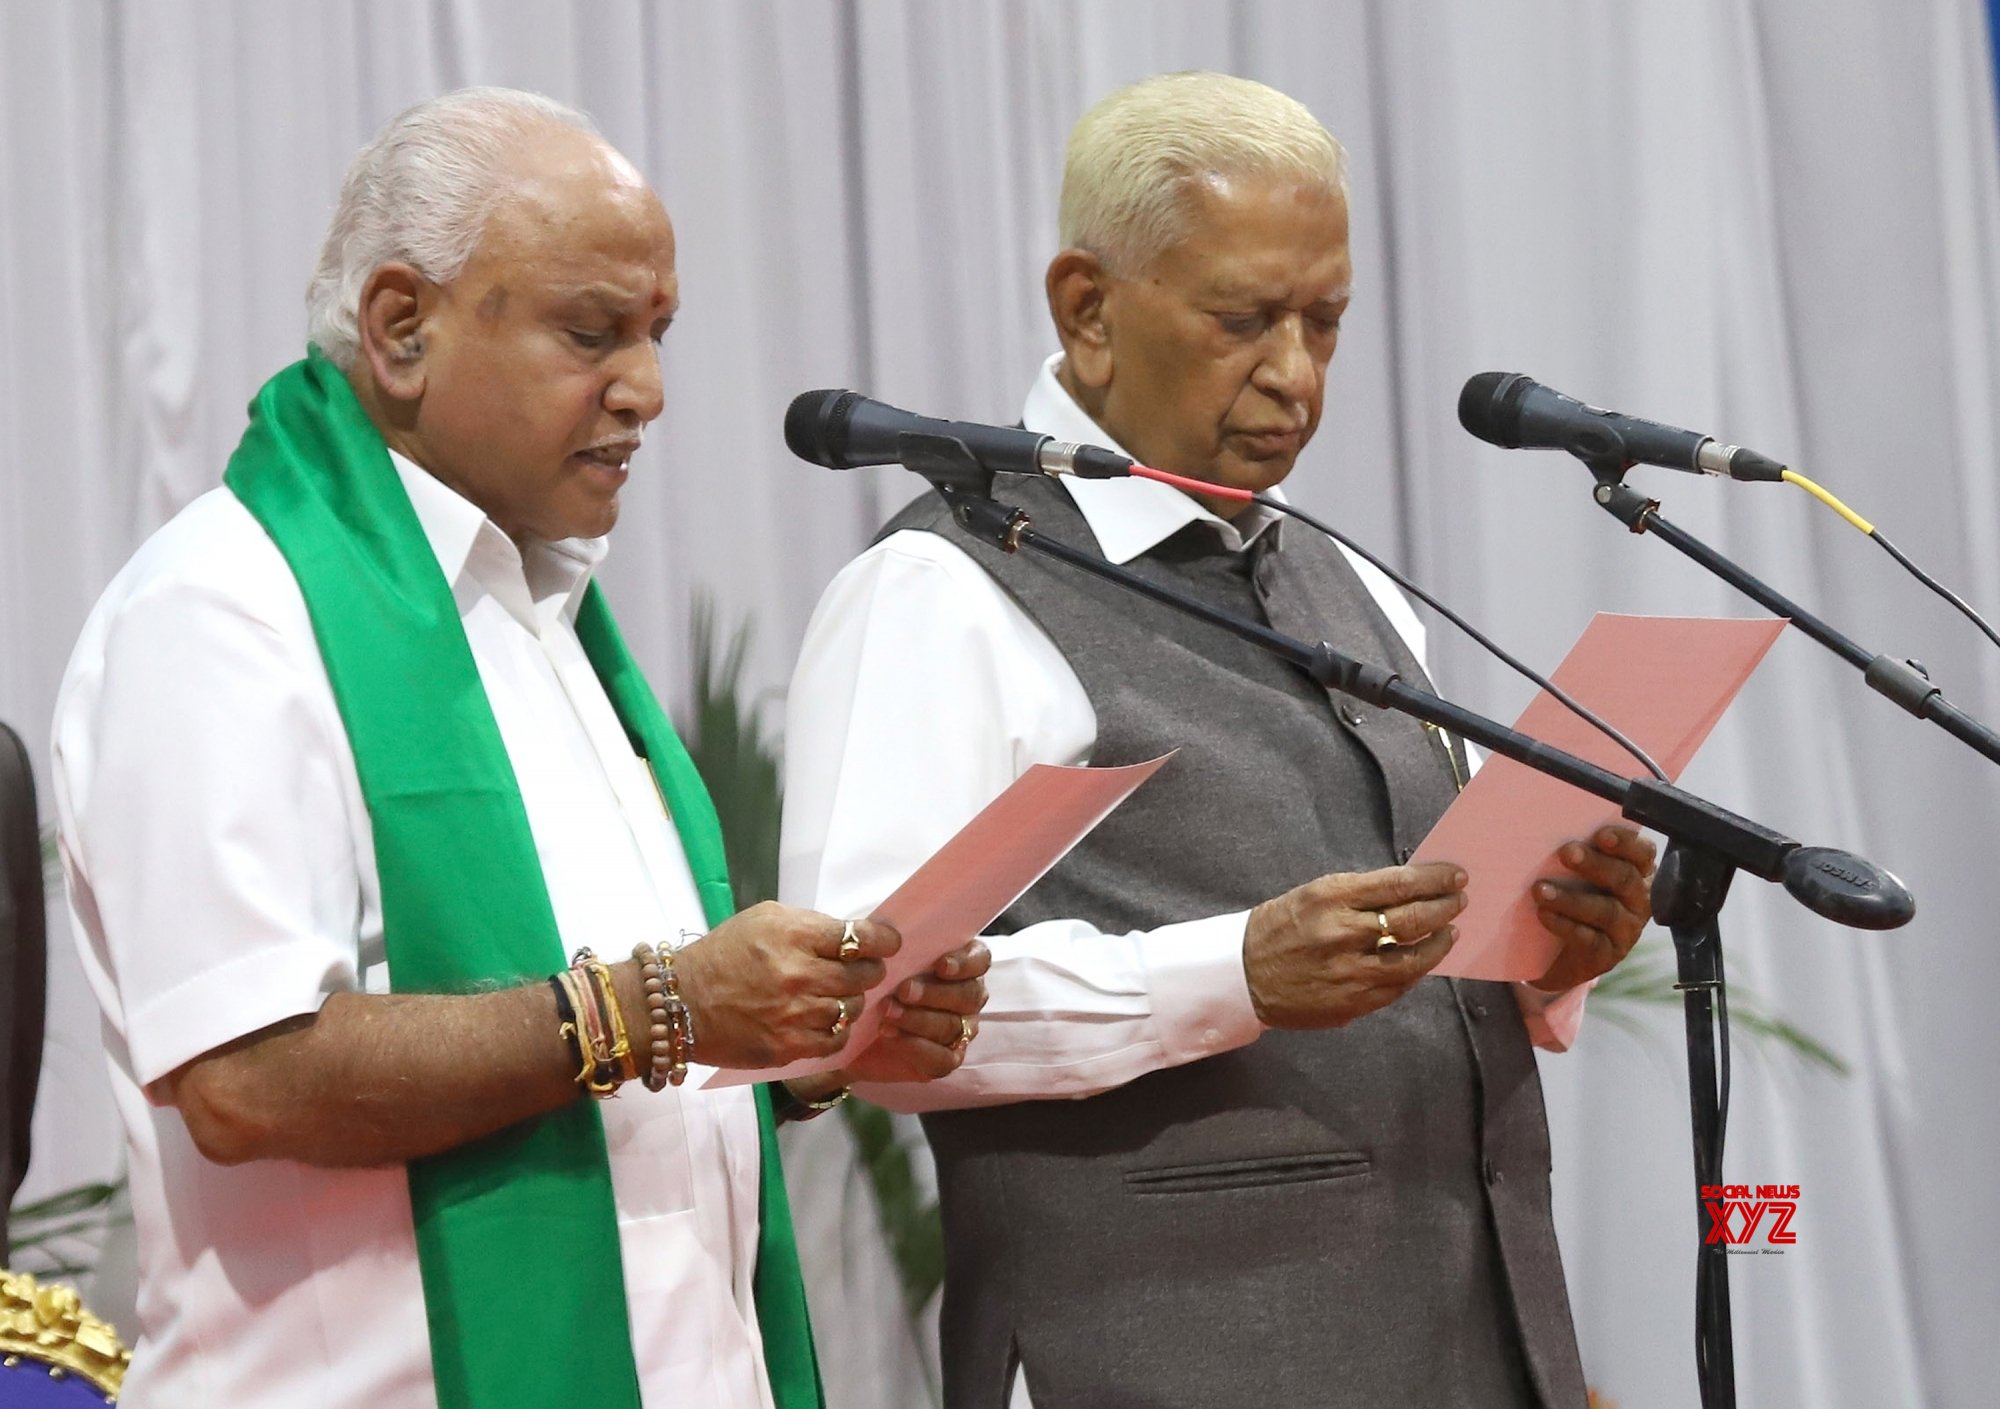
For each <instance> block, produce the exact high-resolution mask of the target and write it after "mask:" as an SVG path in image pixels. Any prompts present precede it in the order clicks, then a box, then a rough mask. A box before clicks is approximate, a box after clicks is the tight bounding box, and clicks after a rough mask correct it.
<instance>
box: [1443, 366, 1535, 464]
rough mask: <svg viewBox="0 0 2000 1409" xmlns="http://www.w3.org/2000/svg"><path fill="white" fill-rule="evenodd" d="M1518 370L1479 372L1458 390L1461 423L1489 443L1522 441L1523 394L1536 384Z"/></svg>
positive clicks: (1516, 443)
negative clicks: (1461, 389) (1462, 388)
mask: <svg viewBox="0 0 2000 1409" xmlns="http://www.w3.org/2000/svg"><path fill="white" fill-rule="evenodd" d="M1534 384H1535V383H1534V381H1533V379H1532V378H1529V377H1524V376H1522V375H1521V374H1520V373H1519V372H1478V373H1475V374H1473V375H1472V376H1470V377H1468V378H1466V382H1465V389H1464V390H1463V391H1461V392H1460V393H1459V394H1458V423H1459V424H1460V425H1461V426H1464V427H1465V429H1466V430H1467V431H1469V432H1471V433H1472V434H1473V435H1476V436H1478V437H1479V438H1480V439H1481V440H1483V441H1485V442H1486V443H1487V444H1489V445H1499V446H1504V447H1505V448H1507V449H1509V450H1513V449H1517V448H1518V447H1519V446H1520V444H1521V398H1522V397H1523V396H1525V395H1527V392H1528V388H1530V387H1532V386H1533V385H1534Z"/></svg>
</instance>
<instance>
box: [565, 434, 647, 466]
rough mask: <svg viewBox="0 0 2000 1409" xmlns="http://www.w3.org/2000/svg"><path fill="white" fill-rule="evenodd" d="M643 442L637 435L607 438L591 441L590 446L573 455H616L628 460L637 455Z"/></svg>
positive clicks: (641, 437)
mask: <svg viewBox="0 0 2000 1409" xmlns="http://www.w3.org/2000/svg"><path fill="white" fill-rule="evenodd" d="M643 441H644V437H643V436H637V435H614V436H607V437H605V438H604V439H603V440H599V441H593V442H592V443H591V444H589V445H586V446H584V447H583V448H582V449H581V450H578V451H575V452H574V453H575V454H578V455H603V454H618V455H622V456H624V457H625V458H626V459H628V460H629V459H631V458H632V457H633V456H634V455H637V454H638V453H639V447H640V445H641V444H642V443H643Z"/></svg>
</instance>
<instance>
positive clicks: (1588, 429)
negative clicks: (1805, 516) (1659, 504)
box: [1458, 372, 1785, 481]
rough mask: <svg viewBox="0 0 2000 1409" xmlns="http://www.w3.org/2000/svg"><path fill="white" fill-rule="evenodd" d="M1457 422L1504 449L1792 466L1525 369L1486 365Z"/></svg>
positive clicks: (1765, 475) (1732, 467)
mask: <svg viewBox="0 0 2000 1409" xmlns="http://www.w3.org/2000/svg"><path fill="white" fill-rule="evenodd" d="M1458 423H1459V424H1460V425H1462V426H1464V427H1465V428H1466V429H1467V430H1468V431H1470V432H1472V434H1474V435H1476V436H1478V437H1479V438H1480V439H1481V440H1483V441H1486V442H1488V443H1489V444H1492V445H1498V446H1500V447H1502V448H1503V449H1507V450H1517V449H1520V448H1521V447H1523V446H1526V447H1528V448H1530V449H1535V450H1567V451H1569V453H1570V454H1572V455H1574V456H1576V457H1577V458H1578V459H1579V460H1583V461H1586V462H1599V463H1601V462H1603V461H1607V460H1620V461H1623V462H1624V463H1625V464H1628V465H1659V466H1662V467H1664V468H1666V469H1669V470H1686V471H1688V472H1689V473H1690V474H1700V475H1722V476H1726V477H1727V478H1729V479H1741V480H1767V481H1773V480H1782V479H1783V478H1784V476H1785V467H1784V466H1783V465H1781V464H1779V463H1778V462H1777V461H1776V460H1773V459H1771V458H1770V457H1769V456H1766V455H1759V454H1758V453H1757V452H1756V451H1754V450H1744V449H1741V448H1740V447H1738V446H1734V445H1722V444H1719V443H1717V441H1716V439H1715V437H1714V436H1710V435H1700V434H1698V433H1696V432H1694V431H1684V430H1681V429H1679V428H1678V427H1675V426H1663V425H1661V424H1660V423H1659V422H1658V421H1644V420H1641V419H1639V418H1638V417H1637V416H1621V415H1619V414H1618V413H1617V412H1616V411H1604V410H1600V409H1599V408H1597V407H1595V406H1586V405H1584V404H1583V403H1582V402H1581V401H1578V400H1577V399H1576V398H1575V397H1572V396H1564V395H1563V394H1562V393H1561V392H1559V391H1552V390H1550V389H1549V388H1548V387H1545V386H1543V385H1542V384H1541V383H1540V382H1538V381H1536V380H1535V379H1534V378H1532V377H1524V376H1522V375H1521V374H1520V373H1519V372H1481V373H1479V374H1478V375H1476V376H1474V377H1471V378H1470V379H1468V380H1467V381H1466V383H1465V390H1464V391H1462V392H1460V393H1459V394H1458Z"/></svg>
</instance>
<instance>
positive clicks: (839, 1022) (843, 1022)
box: [832, 998, 854, 1037]
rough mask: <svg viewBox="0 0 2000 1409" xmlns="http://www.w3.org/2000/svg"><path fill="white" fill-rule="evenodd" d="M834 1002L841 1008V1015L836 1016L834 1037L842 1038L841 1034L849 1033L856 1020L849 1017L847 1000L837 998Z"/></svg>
mask: <svg viewBox="0 0 2000 1409" xmlns="http://www.w3.org/2000/svg"><path fill="white" fill-rule="evenodd" d="M833 1001H834V1002H835V1003H836V1004H837V1005H838V1006H839V1008H840V1013H839V1015H838V1016H836V1017H835V1018H834V1020H833V1028H832V1032H833V1035H834V1036H835V1037H838V1036H840V1034H841V1033H843V1032H845V1031H847V1028H848V1025H849V1024H850V1023H852V1022H853V1021H854V1019H853V1018H851V1017H849V1016H848V1015H847V1000H846V999H845V998H836V999H834V1000H833Z"/></svg>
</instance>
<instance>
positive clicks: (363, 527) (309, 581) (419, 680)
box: [224, 348, 822, 1409]
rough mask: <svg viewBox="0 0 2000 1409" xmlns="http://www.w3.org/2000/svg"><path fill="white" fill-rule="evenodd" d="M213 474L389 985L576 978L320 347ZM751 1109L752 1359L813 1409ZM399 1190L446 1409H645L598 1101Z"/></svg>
mask: <svg viewBox="0 0 2000 1409" xmlns="http://www.w3.org/2000/svg"><path fill="white" fill-rule="evenodd" d="M224 479H225V482H226V483H227V484H228V485H229V488H230V489H231V490H232V491H233V492H234V493H235V494H236V497H237V498H238V499H240V500H242V501H243V504H244V505H245V507H247V508H248V509H249V510H250V512H251V514H252V515H253V516H254V517H255V518H256V519H257V521H258V522H259V523H261V524H262V525H263V526H264V528H265V530H266V531H267V532H268V533H269V534H270V535H271V538H272V540H273V541H274V542H275V543H276V544H277V545H278V550H279V551H280V552H281V553H283V554H284V557H285V561H286V562H287V563H289V564H290V566H291V569H292V575H293V576H294V577H296V578H297V579H298V584H299V589H300V591H301V592H303V593H304V595H305V601H306V608H307V611H308V612H309V613H310V615H311V617H312V623H313V632H314V635H315V636H316V637H317V639H318V642H319V649H320V655H321V657H322V658H323V659H324V660H325V662H326V672H327V676H328V678H329V679H330V680H331V681H332V682H333V693H334V698H335V700H336V701H337V702H338V704H339V707H340V716H341V720H342V722H343V723H344V724H345V725H346V728H347V737H348V742H349V743H350V744H351V745H352V747H353V749H354V763H355V770H356V772H357V773H358V774H359V776H360V780H361V792H362V796H363V797H364V798H365V799H366V800H367V804H368V815H369V817H370V819H371V820H372V822H373V824H374V831H375V862H376V866H377V868H378V870H379V871H380V873H381V885H382V916H383V930H384V943H385V946H386V948H387V951H388V960H389V979H390V983H391V985H392V986H393V987H394V988H395V989H396V991H398V992H405V993H468V992H472V991H475V990H482V989H490V988H492V987H495V986H496V985H505V984H525V983H538V982H540V981H542V980H544V979H546V978H547V977H548V976H549V975H550V974H551V973H554V972H555V971H556V970H558V969H560V968H562V967H563V966H564V964H565V963H566V959H565V957H564V955H563V952H562V941H561V937H560V935H559V934H558V933H557V930H556V923H555V915H554V912H553V911H552V910H551V908H550V905H549V896H548V889H547V887H546V886H545V885H544V883H543V880H542V872H541V863H540V860H539V858H538V857H537V854H536V851H535V842H534V838H533V836H532V835H531V834H530V832H529V830H528V816H527V812H526V810H525V809H524V807H523V805H522V802H521V792H520V788H519V786H518V785H517V784H516V782H515V780H514V771H513V767H512V765H511V764H510V763H509V762H508V759H507V753H506V749H505V748H504V746H503V745H502V744H501V741H500V731H499V727H498V726H497V725H496V724H495V723H494V720H493V710H492V707H491V706H490V705H489V704H488V703H487V700H486V692H485V689H484V687H483V686H482V685H481V684H480V680H479V673H478V670H477V668H476V667H475V666H474V664H473V660H472V652H471V648H470V647H469V646H468V644H467V642H466V639H465V629H464V627H463V626H462V625H461V624H460V622H459V615H458V607H457V605H456V603H455V602H454V600H453V597H452V589H451V586H450V584H449V583H447V582H446V581H445V577H444V573H443V571H442V570H441V569H440V568H439V566H438V561H437V557H436V555H435V554H434V553H433V552H432V550H431V546H430V543H429V541H428V540H427V539H426V538H425V536H424V531H423V528H422V526H421V525H420V524H419V523H418V521H417V516H416V511H415V510H414V509H413V508H412V507H411V505H410V500H409V495H408V494H407V493H406V492H405V491H404V489H403V484H402V481H401V479H400V478H399V477H398V476H397V474H396V469H395V466H394V465H393V464H391V463H390V460H389V453H388V450H387V448H386V447H385V446H384V444H383V441H382V437H381V436H380V435H379V434H378V433H377V432H376V430H375V428H374V426H373V425H372V424H371V423H370V422H369V420H368V417H367V415H366V413H365V412H363V410H362V409H361V404H360V402H359V401H358V400H357V399H356V398H355V395H354V391H353V389H352V388H351V387H350V386H349V385H348V383H347V379H346V377H345V376H344V375H343V374H342V373H341V371H340V369H339V368H337V367H335V366H334V365H333V364H332V363H331V362H330V361H328V360H327V358H326V357H325V356H324V355H322V354H321V353H320V352H319V350H318V349H317V348H314V349H311V350H310V351H309V352H308V354H307V357H306V360H305V361H303V362H297V363H294V364H293V365H292V366H290V367H287V368H286V369H285V370H284V371H282V372H280V373H278V375H277V376H275V377H273V378H271V380H270V381H268V382H266V383H265V384H264V386H263V388H262V389H261V390H260V391H259V392H258V393H257V396H256V399H255V400H254V401H252V402H251V403H250V426H249V429H248V430H246V431H245V432H244V433H243V440H242V443H241V444H239V445H238V446H237V447H236V453H235V454H234V455H233V456H231V457H230V461H229V469H228V472H227V474H226V475H225V476H224ZM576 629H577V635H578V637H579V638H580V639H581V641H582V643H583V648H584V651H585V653H586V654H587V655H588V656H589V658H590V663H591V665H592V667H593V668H594V669H595V670H596V671H597V675H598V678H599V679H600V680H601V681H602V682H603V684H604V688H605V692H606V693H607V694H608V695H609V696H610V699H611V703H612V705H613V707H614V708H615V709H616V710H617V712H618V718H619V720H620V721H621V722H622V723H623V724H624V726H625V732H626V734H627V735H628V736H629V738H630V739H631V741H632V746H633V747H634V748H635V749H637V750H638V752H639V753H640V754H641V755H642V756H643V757H645V758H646V759H647V760H648V761H649V762H650V763H651V764H652V766H653V771H654V773H655V775H656V776H657V777H658V779H659V783H660V788H661V791H662V792H663V793H664V794H665V797H666V801H667V808H668V811H669V812H670V813H671V815H672V816H673V818H674V821H675V825H676V826H677V827H678V829H679V831H680V837H681V844H682V846H683V847H684V848H685V849H686V852H687V858H688V864H689V866H690V867H691V868H692V870H693V871H694V876H695V882H696V884H697V886H698V887H699V889H700V893H701V901H702V908H703V910H704V911H705V912H706V915H707V919H708V923H709V925H710V926H711V927H713V926H715V925H718V924H720V923H721V922H722V921H723V920H725V919H727V918H728V917H729V915H730V914H731V913H732V912H733V911H734V909H735V905H734V902H733V901H732V899H731V897H730V892H729V879H728V869H727V867H726V866H725V864H724V860H723V851H722V830H721V827H720V826H719V825H718V824H717V822H716V817H715V807H714V804H713V803H712V802H710V800H709V797H708V793H707V791H706V789H704V788H703V786H702V783H701V778H700V776H699V775H698V774H697V773H696V772H695V767H694V764H693V762H692V761H691V760H690V759H689V758H688V753H687V750H686V749H685V748H684V747H683V746H682V745H681V741H680V739H679V738H678V737H677V736H676V735H675V734H674V731H673V728H672V726H671V725H670V724H669V723H668V721H667V718H666V716H665V714H664V713H662V712H661V709H660V706H659V703H658V701H656V700H655V699H654V698H653V694H652V691H651V690H650V689H649V688H647V685H646V682H645V679H644V678H643V677H642V676H641V675H640V673H639V669H638V667H637V666H636V665H634V664H633V662H632V657H631V655H630V653H629V652H627V650H626V649H625V643H624V641H623V640H622V639H621V637H620V636H619V634H618V628H617V626H616V625H615V624H614V623H613V622H612V619H611V612H610V609H609V608H607V607H606V606H605V604H604V598H603V595H602V594H601V593H600V592H599V591H598V589H597V587H596V585H595V584H593V585H592V586H591V587H590V588H589V590H588V592H587V593H586V594H585V596H584V599H583V602H582V605H581V608H580V611H579V613H578V616H577V628H576ZM550 1021H551V1022H552V1023H553V1021H554V1018H553V1008H552V1009H551V1019H550ZM624 1099H627V1100H632V1099H638V1100H641V1101H643V1100H646V1099H647V1093H644V1092H638V1093H636V1094H628V1095H627V1096H626V1097H625V1098H624ZM756 1099H757V1120H758V1129H759V1133H760V1137H761V1138H760V1146H761V1153H762V1158H763V1178H762V1181H761V1190H760V1197H759V1213H760V1216H761V1237H760V1240H759V1243H758V1249H757V1275H756V1301H757V1315H758V1320H759V1322H760V1323H761V1326H762V1330H763V1336H764V1359H765V1364H766V1365H767V1367H768V1368H769V1371H770V1375H771V1385H772V1389H773V1391H774V1392H775V1394H776V1396H777V1402H778V1405H779V1409H819V1406H820V1405H821V1404H822V1397H821V1392H820V1385H819V1367H818V1364H817V1362H816V1361H815V1359H814V1354H813V1346H812V1332H811V1328H810V1327H809V1325H808V1324H807V1320H806V1302H805V1287H804V1283H803V1281H802V1280H801V1277H800V1274H799V1262H798V1251H797V1248H796V1246H795V1245H794V1242H793V1239H792V1219H791V1210H790V1206H789V1205H788V1203H787V1202H786V1199H785V1183H784V1175H783V1172H782V1170H781V1168H780V1166H779V1163H778V1150H777V1142H776V1136H775V1134H774V1131H773V1127H772V1120H771V1105H770V1097H769V1094H768V1093H767V1092H766V1091H765V1090H764V1089H763V1088H761V1087H760V1088H758V1089H757V1096H756ZM409 1179H410V1203H411V1207H412V1211H413V1213H414V1215H415V1220H416V1233H417V1254H418V1259H419V1261H420V1263H421V1266H422V1271H423V1284H424V1310H425V1313H426V1317H427V1319H428V1321H429V1325H430V1341H431V1367H432V1370H433V1372H434V1375H435V1377H436V1381H437V1392H438V1403H439V1405H440V1406H441V1407H442V1409H504V1407H505V1406H511V1405H521V1406H533V1409H543V1406H547V1405H551V1404H575V1405H579V1406H584V1405H587V1406H589V1409H638V1406H639V1403H640V1396H639V1379H638V1371H637V1369H636V1367H635V1365H634V1361H633V1354H632V1343H631V1330H630V1325H629V1322H628V1318H627V1315H626V1310H625V1283H624V1274H623V1268H622V1264H621V1262H620V1258H619V1244H618V1220H617V1212H616V1209H615V1206H614V1205H613V1202H612V1194H611V1168H610V1163H609V1158H608V1155H607V1153H606V1149H605V1143H604V1126H603V1123H602V1122H601V1121H600V1120H599V1118H598V1114H597V1109H596V1107H595V1105H594V1104H593V1103H592V1102H590V1101H588V1100H578V1101H576V1102H574V1103H573V1104H571V1105H569V1106H566V1107H564V1108H563V1109H561V1110H559V1111H555V1112H553V1113H551V1114H549V1115H545V1116H542V1117H540V1118H539V1119H536V1120H529V1121H524V1122H523V1123H521V1124H519V1125H516V1126H514V1127H512V1128H511V1129H508V1130H503V1131H500V1132H499V1133H498V1134H495V1135H490V1136H488V1137H487V1138H485V1139H483V1140H479V1141H475V1142H474V1143H472V1144H470V1145H466V1146H464V1147H462V1148H460V1149H457V1150H453V1151H451V1152H450V1153H448V1154H443V1155H436V1156H433V1157H431V1158H429V1159H424V1160H418V1161H416V1162H414V1163H412V1164H411V1165H410V1166H409Z"/></svg>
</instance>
